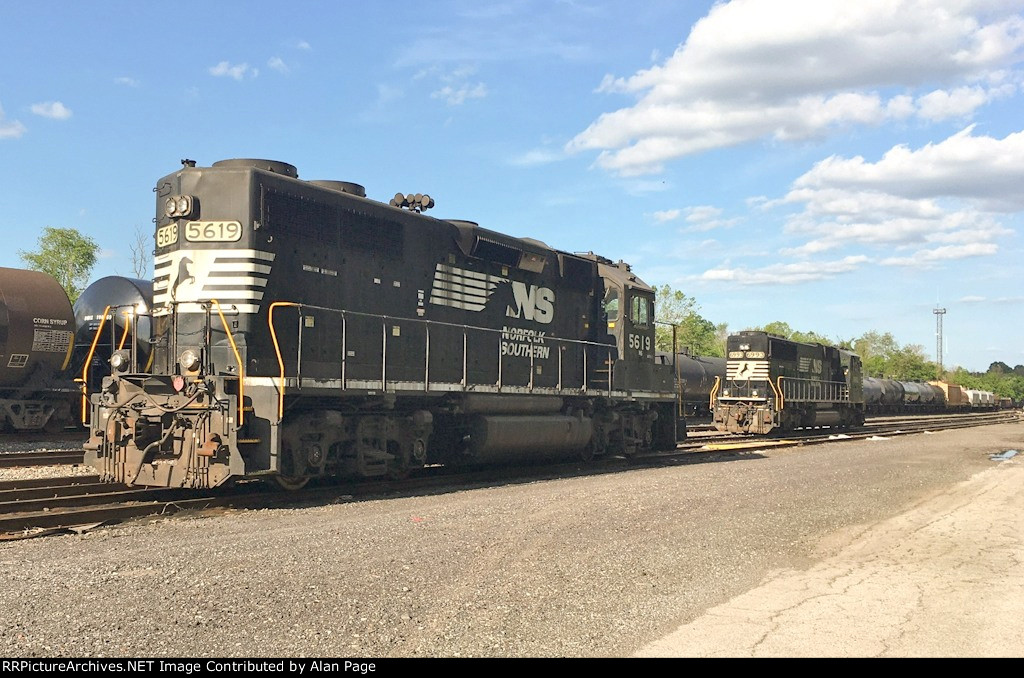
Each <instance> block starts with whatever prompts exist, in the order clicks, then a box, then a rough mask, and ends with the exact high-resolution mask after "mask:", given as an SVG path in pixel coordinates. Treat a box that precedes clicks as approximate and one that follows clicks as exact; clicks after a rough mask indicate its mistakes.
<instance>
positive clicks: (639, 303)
mask: <svg viewBox="0 0 1024 678" xmlns="http://www.w3.org/2000/svg"><path fill="white" fill-rule="evenodd" d="M650 308H651V304H650V300H649V299H646V298H644V297H638V296H634V297H633V300H632V303H631V305H630V314H629V319H630V320H632V321H633V325H635V326H638V327H646V326H647V325H649V324H650V322H651V315H652V314H651V311H650Z"/></svg>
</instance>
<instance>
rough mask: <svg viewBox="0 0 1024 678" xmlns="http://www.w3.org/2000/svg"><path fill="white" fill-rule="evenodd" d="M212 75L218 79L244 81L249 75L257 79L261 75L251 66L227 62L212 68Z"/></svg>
mask: <svg viewBox="0 0 1024 678" xmlns="http://www.w3.org/2000/svg"><path fill="white" fill-rule="evenodd" d="M209 71H210V75H212V76H215V77H218V78H225V77H226V78H234V79H235V80H242V79H243V78H245V77H246V76H247V75H248V76H249V77H251V78H255V77H256V76H258V75H259V74H260V72H259V70H258V69H256V68H251V67H250V66H249V64H247V63H242V64H231V63H228V62H227V61H221V62H220V63H218V64H217V65H216V66H210V68H209Z"/></svg>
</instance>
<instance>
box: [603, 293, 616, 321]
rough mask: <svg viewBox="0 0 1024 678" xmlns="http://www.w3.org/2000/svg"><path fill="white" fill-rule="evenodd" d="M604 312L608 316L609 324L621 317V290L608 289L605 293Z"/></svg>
mask: <svg viewBox="0 0 1024 678" xmlns="http://www.w3.org/2000/svg"><path fill="white" fill-rule="evenodd" d="M604 312H605V314H606V315H607V316H608V324H609V326H611V325H614V324H615V321H616V320H618V319H619V291H618V290H616V289H608V290H606V291H605V293H604Z"/></svg>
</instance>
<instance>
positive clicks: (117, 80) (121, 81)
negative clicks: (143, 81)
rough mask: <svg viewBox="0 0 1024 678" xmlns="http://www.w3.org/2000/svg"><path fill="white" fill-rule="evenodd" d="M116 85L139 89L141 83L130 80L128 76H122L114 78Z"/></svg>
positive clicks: (133, 79)
mask: <svg viewBox="0 0 1024 678" xmlns="http://www.w3.org/2000/svg"><path fill="white" fill-rule="evenodd" d="M114 83H115V84H117V85H125V86H126V87H138V86H139V81H138V80H136V79H135V78H129V77H128V76H122V77H120V78H114Z"/></svg>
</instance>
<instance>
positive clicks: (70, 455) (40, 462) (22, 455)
mask: <svg viewBox="0 0 1024 678" xmlns="http://www.w3.org/2000/svg"><path fill="white" fill-rule="evenodd" d="M84 454H85V451H84V450H55V451H52V452H10V453H7V454H0V468H20V467H26V466H59V465H61V464H81V463H82V456H83V455H84Z"/></svg>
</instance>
